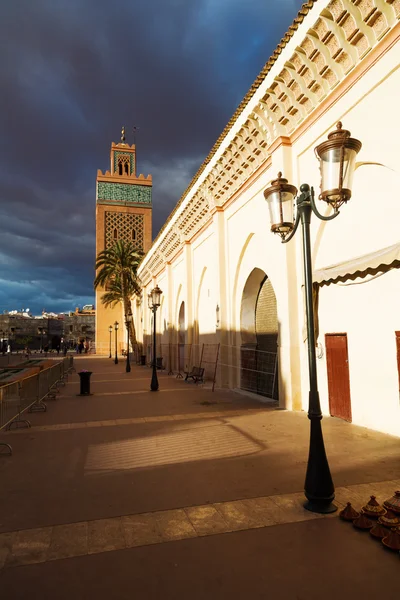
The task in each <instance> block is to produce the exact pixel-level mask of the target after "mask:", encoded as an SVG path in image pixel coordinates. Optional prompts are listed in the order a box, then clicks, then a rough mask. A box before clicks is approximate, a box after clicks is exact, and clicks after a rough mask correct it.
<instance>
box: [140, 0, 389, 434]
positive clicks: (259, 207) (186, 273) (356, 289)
mask: <svg viewBox="0 0 400 600" xmlns="http://www.w3.org/2000/svg"><path fill="white" fill-rule="evenodd" d="M399 17H400V0H394V1H392V2H390V1H388V0H386V1H385V0H358V1H357V0H353V1H351V0H333V1H327V0H318V1H316V2H308V3H307V4H306V5H304V6H303V8H302V10H301V11H300V13H299V15H298V16H297V18H296V19H295V21H294V23H293V25H292V26H291V27H290V28H289V30H288V33H287V34H286V35H285V36H284V38H283V40H282V42H281V44H279V46H278V48H277V50H276V52H275V53H274V55H273V57H271V59H270V61H269V62H268V63H267V65H266V67H265V68H264V70H263V72H262V73H261V74H260V76H259V77H258V78H257V80H256V82H255V84H254V85H253V87H252V88H251V90H250V91H249V93H248V94H247V95H246V97H245V99H244V100H243V102H242V104H241V105H240V107H239V109H238V110H237V112H236V114H235V115H234V117H233V118H232V120H231V121H230V122H229V124H228V125H227V127H226V128H225V130H224V132H223V133H222V135H221V136H220V138H219V140H218V141H217V143H216V145H215V146H214V148H213V150H212V151H211V153H210V155H209V157H207V159H206V160H205V162H204V163H203V165H202V167H201V168H200V170H199V172H198V173H197V175H196V176H195V178H194V179H193V181H192V182H191V184H190V186H189V188H188V190H187V191H186V192H185V194H184V195H183V197H182V198H181V199H180V201H179V202H178V204H177V206H176V208H175V210H174V211H173V212H172V214H171V215H170V217H169V219H168V221H167V222H166V224H165V225H164V227H163V229H162V230H161V232H160V234H159V235H158V237H157V238H156V240H155V241H154V243H153V246H152V247H151V249H150V250H149V252H148V254H147V255H146V257H145V259H144V261H143V263H142V265H141V267H140V277H141V279H142V282H143V285H144V297H146V295H147V293H149V291H150V290H151V288H152V287H153V286H154V285H155V284H156V283H157V284H158V285H159V286H160V287H161V289H162V290H163V304H162V306H161V308H160V309H159V311H158V313H157V329H158V331H159V332H161V337H162V340H161V341H163V342H164V343H168V342H171V343H175V342H177V341H178V338H179V336H180V339H181V340H182V337H183V336H184V339H185V341H186V342H187V343H193V344H202V343H203V342H205V343H212V342H218V343H220V344H221V347H220V366H219V368H218V380H217V384H218V385H220V386H224V387H231V388H239V387H240V380H241V377H242V371H241V365H240V361H241V360H242V359H241V347H242V345H243V343H244V339H245V337H246V336H247V335H248V333H249V331H250V333H251V329H252V327H253V329H254V327H255V326H254V325H252V324H251V319H253V322H255V316H254V310H255V306H256V304H257V290H259V289H260V287H261V285H262V278H263V277H264V276H265V275H266V276H267V277H268V281H269V282H270V284H272V288H273V291H274V292H275V297H276V311H277V331H278V349H277V351H278V365H279V368H278V382H279V402H280V405H281V406H282V407H286V408H288V409H295V410H299V409H304V410H306V409H307V404H308V363H307V345H306V340H305V338H304V334H303V332H304V302H303V292H302V282H303V260H302V236H301V231H300V230H299V231H298V233H297V234H296V236H295V238H294V239H293V240H292V241H291V242H289V243H288V244H281V243H280V240H279V238H277V237H276V236H274V235H273V234H272V233H271V232H270V221H269V215H268V207H267V203H266V201H265V200H264V196H263V191H264V190H265V188H266V187H268V186H269V185H270V183H271V180H273V179H275V178H276V176H277V173H278V171H282V173H283V175H284V177H286V178H287V179H288V180H289V182H290V183H292V184H294V185H296V187H298V188H299V187H300V185H301V184H302V183H308V184H310V185H312V186H314V187H315V188H316V191H318V186H319V182H320V175H319V167H318V161H317V160H316V158H315V156H314V148H315V146H316V145H318V144H319V143H321V142H322V141H323V140H325V139H326V136H327V134H328V133H329V132H330V131H332V130H333V129H334V128H335V125H336V123H337V122H338V121H342V122H343V127H344V128H345V129H349V130H350V131H351V133H352V136H353V137H356V138H358V139H360V140H361V141H362V149H361V151H360V153H359V155H358V157H357V161H358V162H357V169H356V172H355V177H354V183H353V195H352V198H351V200H350V202H349V203H348V205H346V206H343V207H342V209H341V215H340V216H339V217H338V218H337V219H336V220H335V221H333V222H327V223H326V222H322V221H319V220H318V219H317V218H316V217H315V216H313V218H312V223H311V229H312V251H313V263H314V271H315V272H317V271H319V270H320V269H322V268H324V267H327V266H329V265H332V264H335V263H343V262H345V261H351V259H353V258H355V257H359V256H364V255H367V254H368V255H371V256H373V255H374V253H375V252H376V251H378V250H380V249H382V248H385V247H389V246H394V249H392V252H391V254H390V257H391V258H390V259H389V258H384V259H383V267H382V269H380V270H379V269H378V270H377V271H378V272H376V273H375V272H374V274H373V275H371V274H365V275H364V276H363V277H359V278H357V279H354V277H353V278H351V277H350V276H349V277H347V274H349V275H350V274H351V266H350V267H349V266H347V267H346V266H342V269H343V270H344V278H343V281H341V282H340V283H336V284H331V285H329V286H328V285H323V286H322V287H320V289H319V311H318V315H319V337H318V343H319V344H318V356H319V357H320V358H319V360H318V378H319V389H320V396H321V404H322V411H323V413H324V414H329V413H330V400H329V398H330V393H331V390H329V388H328V375H327V373H328V369H327V352H326V344H327V337H326V334H346V335H347V347H348V365H349V380H350V402H351V417H352V421H353V422H354V423H357V424H359V425H363V426H366V427H370V428H372V429H377V430H380V431H384V432H387V433H391V434H394V435H400V397H399V372H398V363H397V352H396V333H395V332H396V331H397V332H399V331H400V311H399V305H400V270H399V268H396V267H398V266H399V264H400V263H399V261H397V262H396V261H394V260H393V253H395V252H396V246H395V245H396V244H399V242H400V235H399V225H398V224H399V222H400V204H399V202H398V200H397V193H398V188H399V184H400V143H399V140H400V120H399V119H398V117H397V108H396V102H397V99H398V98H399V97H400V69H399V62H400V61H399V58H400V45H399V36H400V24H399ZM318 204H320V206H319V210H320V211H322V212H323V213H324V214H328V209H327V207H326V206H325V205H323V206H322V203H321V202H318ZM388 256H389V255H388ZM398 258H399V259H400V252H399V254H398ZM366 260H367V259H366ZM371 260H373V258H371ZM385 260H386V263H385ZM367 266H368V265H367ZM346 271H347V274H346ZM250 284H251V285H250ZM254 290H255V291H254ZM182 302H184V324H183V322H182V317H183V310H182ZM217 306H218V309H219V310H218V309H217ZM252 315H253V316H252ZM136 321H137V322H139V323H140V324H141V325H140V327H139V335H140V336H142V338H143V339H144V341H146V339H147V337H146V336H148V334H149V333H150V331H151V319H150V311H149V310H148V309H147V307H146V304H145V303H144V304H143V305H142V306H141V307H136ZM329 339H330V338H329ZM331 412H332V411H331Z"/></svg>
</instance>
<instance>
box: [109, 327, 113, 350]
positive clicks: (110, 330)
mask: <svg viewBox="0 0 400 600" xmlns="http://www.w3.org/2000/svg"><path fill="white" fill-rule="evenodd" d="M112 329H113V328H112V325H110V326H109V328H108V331H109V332H110V355H109V357H108V358H111V334H112Z"/></svg>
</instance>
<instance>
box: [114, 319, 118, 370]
mask: <svg viewBox="0 0 400 600" xmlns="http://www.w3.org/2000/svg"><path fill="white" fill-rule="evenodd" d="M118 326H119V323H118V321H115V323H114V329H115V359H114V362H115V364H116V365H117V364H118V350H117V344H118Z"/></svg>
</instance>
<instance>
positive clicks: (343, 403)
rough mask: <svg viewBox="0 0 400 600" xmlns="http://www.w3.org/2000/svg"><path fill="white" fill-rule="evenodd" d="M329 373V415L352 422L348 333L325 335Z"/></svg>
mask: <svg viewBox="0 0 400 600" xmlns="http://www.w3.org/2000/svg"><path fill="white" fill-rule="evenodd" d="M325 347H326V366H327V371H328V391H329V413H330V414H331V416H332V417H339V418H340V419H344V420H345V421H351V400H350V375H349V358H348V353H347V334H346V333H327V334H326V335H325Z"/></svg>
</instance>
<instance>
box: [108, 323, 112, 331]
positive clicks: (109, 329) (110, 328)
mask: <svg viewBox="0 0 400 600" xmlns="http://www.w3.org/2000/svg"><path fill="white" fill-rule="evenodd" d="M108 331H109V332H110V333H111V332H112V325H110V327H109V328H108Z"/></svg>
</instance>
